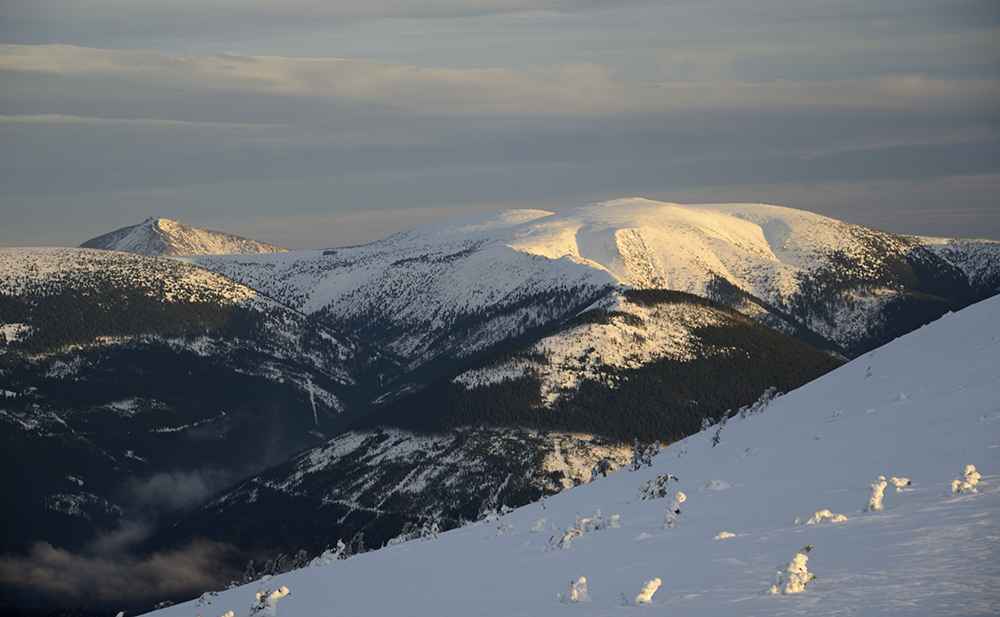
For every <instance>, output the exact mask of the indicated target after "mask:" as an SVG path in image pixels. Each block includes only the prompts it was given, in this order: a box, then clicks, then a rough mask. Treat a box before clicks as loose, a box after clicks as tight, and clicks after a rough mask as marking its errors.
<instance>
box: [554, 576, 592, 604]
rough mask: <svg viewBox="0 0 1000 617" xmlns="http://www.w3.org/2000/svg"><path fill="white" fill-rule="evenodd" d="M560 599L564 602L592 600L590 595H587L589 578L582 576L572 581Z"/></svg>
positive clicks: (574, 602)
mask: <svg viewBox="0 0 1000 617" xmlns="http://www.w3.org/2000/svg"><path fill="white" fill-rule="evenodd" d="M559 601H560V602H562V603H563V604H576V603H577V602H590V596H588V595H587V579H586V578H584V577H582V576H581V577H580V578H578V579H576V580H575V581H572V582H570V584H569V588H568V589H567V590H566V593H564V594H563V595H562V598H561V599H560V600H559Z"/></svg>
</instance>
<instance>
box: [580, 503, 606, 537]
mask: <svg viewBox="0 0 1000 617" xmlns="http://www.w3.org/2000/svg"><path fill="white" fill-rule="evenodd" d="M603 522H604V519H603V518H602V516H601V510H600V508H598V509H597V510H594V513H593V514H592V515H591V516H590V518H585V519H583V520H582V521H580V523H581V525H582V528H583V532H584V533H589V532H591V531H597V530H598V529H600V528H601V523H603Z"/></svg>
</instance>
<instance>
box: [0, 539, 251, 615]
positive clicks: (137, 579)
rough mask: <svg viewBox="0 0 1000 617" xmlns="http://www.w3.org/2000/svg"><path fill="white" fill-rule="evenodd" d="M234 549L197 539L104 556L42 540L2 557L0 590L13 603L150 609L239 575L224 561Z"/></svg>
mask: <svg viewBox="0 0 1000 617" xmlns="http://www.w3.org/2000/svg"><path fill="white" fill-rule="evenodd" d="M233 554H234V552H233V549H231V548H229V547H227V546H225V545H222V544H218V543H212V542H196V543H192V544H189V545H187V546H185V547H182V548H180V549H177V550H172V551H166V552H161V553H154V554H152V555H149V556H147V557H143V558H139V557H123V556H121V555H116V556H114V557H106V556H101V555H88V554H82V553H71V552H69V551H66V550H63V549H60V548H57V547H54V546H52V545H51V544H48V543H46V542H39V543H37V544H35V545H34V546H33V547H32V549H31V552H30V553H29V554H28V555H27V556H12V555H6V556H3V557H0V590H2V591H3V595H4V596H5V597H6V598H7V601H8V602H12V603H14V605H18V604H20V605H32V606H62V607H65V606H71V605H84V606H87V607H88V608H105V609H107V610H119V609H120V608H126V607H129V608H130V612H133V611H135V610H141V609H146V610H148V609H151V608H152V605H153V604H154V603H156V602H157V601H160V600H164V599H168V598H174V599H180V598H184V597H194V596H197V595H198V594H200V593H202V592H204V591H208V590H211V589H219V588H220V586H222V585H224V584H226V583H228V582H229V580H231V579H232V578H234V577H236V576H237V572H235V571H232V570H230V568H229V567H227V565H226V559H227V558H229V557H231V556H232V555H233ZM123 604H125V605H126V606H122V605H123Z"/></svg>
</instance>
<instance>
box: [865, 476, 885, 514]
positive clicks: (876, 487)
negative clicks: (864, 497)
mask: <svg viewBox="0 0 1000 617" xmlns="http://www.w3.org/2000/svg"><path fill="white" fill-rule="evenodd" d="M888 485H889V483H888V482H886V481H885V476H879V477H877V478H875V481H874V482H872V484H871V486H872V495H871V497H869V498H868V505H867V506H865V509H864V510H862V512H875V511H878V510H881V509H882V497H883V492H884V491H885V487H886V486H888Z"/></svg>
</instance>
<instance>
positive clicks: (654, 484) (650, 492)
mask: <svg viewBox="0 0 1000 617" xmlns="http://www.w3.org/2000/svg"><path fill="white" fill-rule="evenodd" d="M671 480H673V481H674V482H677V476H674V475H672V474H669V473H666V474H663V475H662V476H658V477H656V478H654V479H652V480H650V481H649V482H646V483H645V484H643V485H642V486H640V487H639V493H638V497H639V501H644V500H646V499H662V498H664V497H666V496H667V484H669V483H670V481H671Z"/></svg>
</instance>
